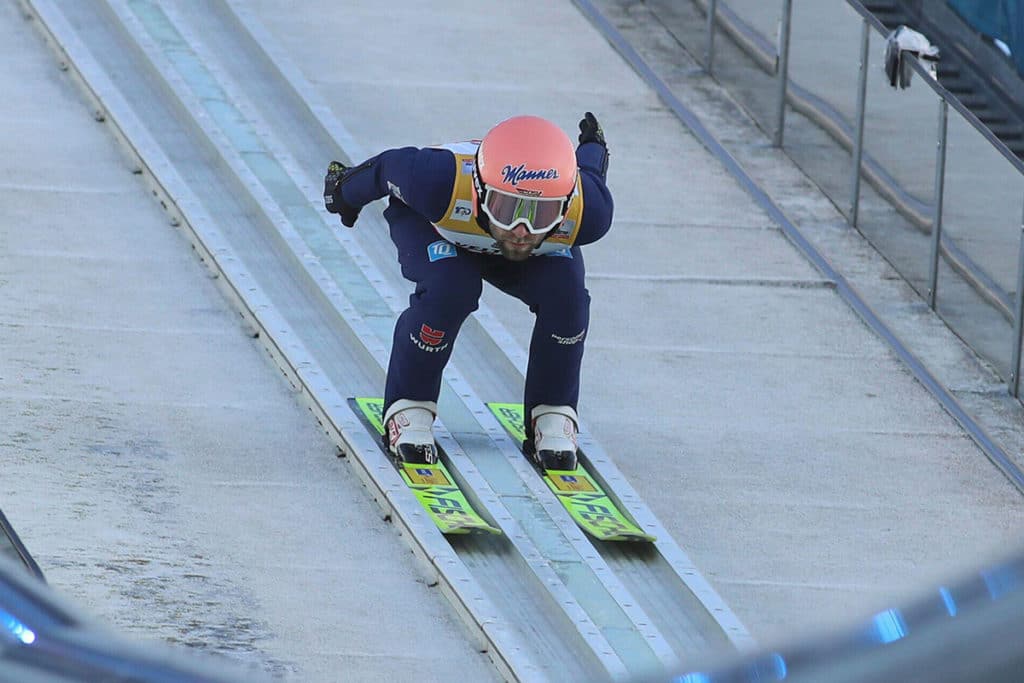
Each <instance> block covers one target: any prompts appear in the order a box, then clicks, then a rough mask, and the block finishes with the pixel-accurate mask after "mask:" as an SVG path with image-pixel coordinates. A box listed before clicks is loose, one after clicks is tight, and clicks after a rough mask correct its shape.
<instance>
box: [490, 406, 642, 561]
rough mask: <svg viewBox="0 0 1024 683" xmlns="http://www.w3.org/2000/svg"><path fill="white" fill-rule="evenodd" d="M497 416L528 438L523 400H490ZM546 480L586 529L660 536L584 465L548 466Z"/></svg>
mask: <svg viewBox="0 0 1024 683" xmlns="http://www.w3.org/2000/svg"><path fill="white" fill-rule="evenodd" d="M487 407H488V408H490V409H491V412H492V413H494V416H495V417H496V418H498V421H499V422H500V423H501V424H502V426H503V427H504V428H505V431H507V432H508V433H509V435H510V436H511V437H512V438H513V439H516V440H518V441H519V444H520V445H522V443H523V442H524V441H525V440H526V430H525V428H524V427H523V424H524V423H523V404H522V403H488V404H487ZM541 474H542V476H543V477H544V481H545V482H546V483H547V485H548V488H550V489H551V491H552V493H554V494H555V496H557V497H558V500H560V501H561V502H562V505H563V506H564V507H565V509H566V510H567V511H568V512H569V514H570V515H571V516H572V518H573V519H574V520H575V521H576V523H577V524H578V525H579V526H580V528H581V529H583V530H584V531H585V532H587V533H588V534H590V535H591V536H593V537H594V538H596V539H598V540H601V541H645V542H653V541H656V540H657V538H656V537H655V536H652V535H651V534H648V533H645V532H644V531H642V530H641V529H640V528H639V527H638V526H637V525H636V524H634V523H633V522H632V521H630V520H629V519H628V518H627V517H626V516H625V515H624V514H622V511H621V510H619V508H618V506H617V505H616V504H615V503H614V502H613V501H612V499H611V498H609V496H608V494H607V493H605V491H604V489H602V488H601V485H600V484H598V483H597V480H596V479H594V477H592V476H591V475H590V473H589V472H587V470H586V468H585V467H583V465H580V466H579V467H577V468H576V469H575V470H544V471H543V472H542V473H541Z"/></svg>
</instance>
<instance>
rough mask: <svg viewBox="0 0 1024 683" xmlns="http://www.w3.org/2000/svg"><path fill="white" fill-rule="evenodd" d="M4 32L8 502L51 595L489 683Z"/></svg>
mask: <svg viewBox="0 0 1024 683" xmlns="http://www.w3.org/2000/svg"><path fill="white" fill-rule="evenodd" d="M0 43H2V44H3V45H4V54H5V55H6V57H5V64H7V66H8V68H5V69H4V71H3V75H2V76H0V79H2V83H3V86H4V93H5V96H4V105H3V107H2V108H0V137H2V147H3V149H4V153H3V154H2V155H0V207H3V209H2V211H0V214H2V215H3V220H0V378H2V380H0V415H2V416H3V417H2V418H0V504H2V506H3V510H4V513H5V514H6V516H7V517H8V518H9V519H10V521H11V523H12V525H13V526H14V527H15V528H16V529H17V531H18V533H19V535H20V536H21V539H22V540H23V541H24V542H25V545H26V546H27V547H28V548H29V549H30V550H31V552H32V554H33V555H34V557H35V559H36V560H37V561H38V563H39V565H41V567H42V569H43V571H44V572H45V574H46V576H47V579H48V581H49V583H50V585H51V587H52V588H53V589H54V590H56V591H57V592H58V593H59V594H61V595H62V596H63V597H64V598H66V599H67V600H68V601H70V602H71V603H73V604H75V605H77V606H78V607H79V608H81V609H82V610H83V611H85V612H86V613H89V614H91V615H93V616H94V617H96V618H97V620H98V621H100V622H103V623H106V624H108V625H110V626H112V627H114V628H115V629H116V630H118V631H120V632H121V633H123V634H127V635H129V636H134V637H136V638H138V639H142V640H146V639H153V640H160V641H165V642H170V643H173V644H178V645H182V646H187V647H190V648H195V649H198V650H202V651H206V652H212V653H216V654H222V655H224V656H226V657H229V658H231V659H235V660H239V661H241V662H244V663H248V664H250V665H252V666H253V667H255V668H258V669H262V670H265V671H269V672H271V673H274V674H278V675H280V676H281V677H283V678H284V679H287V680H301V681H325V682H326V681H337V680H339V675H340V674H339V672H344V675H345V677H347V678H349V679H350V680H369V679H375V680H382V681H405V680H413V679H419V680H443V679H451V678H456V677H460V676H461V677H464V678H466V679H467V680H491V679H493V678H495V674H494V672H493V669H492V668H491V665H490V663H489V662H488V661H487V660H486V658H485V657H484V656H483V655H481V654H479V653H478V652H477V650H476V647H475V644H474V643H473V642H471V641H469V640H468V639H467V638H466V631H465V630H464V627H463V625H462V623H461V622H460V621H459V619H458V618H457V617H456V616H455V614H454V612H453V611H452V610H451V609H450V606H449V605H448V603H447V601H446V600H445V598H444V597H443V596H442V595H440V594H439V593H438V592H437V591H436V590H434V589H432V588H431V587H430V586H427V585H426V584H425V583H424V582H423V580H422V579H421V576H422V575H423V574H422V573H421V571H420V569H419V568H418V567H417V566H415V564H414V562H413V557H412V555H411V554H410V552H409V550H408V548H407V546H406V544H405V542H404V540H403V539H401V538H399V537H398V535H397V534H396V533H395V531H394V529H393V527H392V526H391V525H389V524H388V523H386V522H385V521H383V520H382V519H381V515H380V510H379V508H378V507H377V505H376V503H374V502H373V500H372V499H371V498H370V496H368V494H367V492H366V490H365V488H364V487H363V486H362V484H361V483H360V481H359V480H358V478H357V477H356V476H355V475H354V473H353V472H352V471H351V468H350V467H349V466H348V465H347V464H345V462H344V461H343V460H340V459H338V458H337V457H336V450H335V448H334V446H333V445H332V443H331V442H330V441H329V440H328V438H327V437H326V435H324V434H322V433H321V431H320V429H319V426H318V425H317V423H316V421H315V420H314V419H313V417H312V416H311V414H310V413H309V412H308V411H307V410H305V409H304V408H302V407H301V406H300V404H299V403H298V401H297V400H296V398H295V396H294V395H293V393H292V392H293V390H292V388H291V387H290V385H289V384H288V383H287V381H286V379H285V378H284V377H283V376H282V375H281V374H280V373H279V372H278V371H277V370H276V368H275V367H274V366H273V364H272V363H271V362H270V361H269V360H268V359H267V358H266V357H265V354H264V353H263V352H262V350H261V347H260V345H259V342H258V340H255V339H253V338H252V336H251V331H250V330H248V329H246V328H245V327H244V326H243V323H242V319H241V318H240V317H239V316H238V314H237V313H236V312H235V311H234V310H232V309H231V308H230V306H229V305H228V303H227V300H226V299H225V298H224V297H223V295H222V294H221V293H220V292H219V291H218V288H217V283H216V282H215V281H214V280H213V279H211V278H210V276H209V274H208V272H207V271H206V270H205V268H204V266H203V265H202V264H201V263H200V262H199V260H198V259H197V258H196V257H195V255H194V254H193V253H192V251H191V249H190V248H189V247H188V243H187V242H186V240H185V239H184V238H183V237H182V236H181V235H179V234H178V233H177V231H176V229H175V228H173V227H172V226H170V225H169V224H168V222H167V218H166V215H165V214H164V212H163V211H162V209H161V208H160V207H159V205H157V203H156V202H155V201H153V199H152V198H151V197H150V196H149V193H148V191H147V190H146V189H145V187H144V185H143V184H142V182H141V181H140V180H139V179H138V177H137V176H135V175H133V173H132V170H133V169H132V167H131V166H130V165H129V163H128V162H127V161H126V157H124V156H123V155H122V154H121V152H120V150H119V148H118V147H117V144H116V142H115V140H114V139H113V137H112V135H111V134H110V132H109V131H108V130H107V128H106V126H105V125H104V124H102V123H97V122H96V121H94V120H93V118H92V116H91V113H90V110H89V108H88V106H87V104H86V101H85V99H84V98H83V97H82V96H81V95H80V93H79V91H78V90H77V88H76V87H75V86H74V84H72V83H71V82H70V81H69V79H68V78H67V76H66V75H65V74H64V73H62V72H61V71H60V70H59V69H58V65H57V62H56V60H55V58H54V56H53V54H52V53H51V52H50V51H49V50H48V49H47V48H46V47H45V46H44V44H43V42H42V40H41V38H40V35H39V33H38V32H37V31H36V30H35V28H34V27H33V25H32V23H31V22H26V21H25V20H24V19H23V18H22V17H21V15H20V14H19V12H18V10H17V8H16V5H15V3H11V2H4V3H0ZM415 633H420V634H422V633H428V634H430V638H429V639H427V640H422V639H416V640H411V641H409V642H407V643H405V644H404V645H402V646H401V647H396V644H395V643H396V641H397V640H398V639H401V638H403V637H404V636H405V635H407V634H415Z"/></svg>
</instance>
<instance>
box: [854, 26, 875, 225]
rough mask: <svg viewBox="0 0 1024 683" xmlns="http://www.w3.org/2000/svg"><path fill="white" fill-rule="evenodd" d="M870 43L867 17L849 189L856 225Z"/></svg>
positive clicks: (858, 211) (861, 39)
mask: <svg viewBox="0 0 1024 683" xmlns="http://www.w3.org/2000/svg"><path fill="white" fill-rule="evenodd" d="M870 43H871V23H870V22H868V20H867V19H865V20H864V25H863V27H862V28H861V32H860V81H859V83H858V85H857V120H856V121H855V122H854V126H855V128H856V131H855V133H854V138H853V150H852V151H853V173H852V180H851V183H850V185H851V189H850V225H852V226H853V227H855V228H856V227H857V220H858V218H859V214H860V165H861V160H862V159H863V156H864V115H865V111H866V109H867V99H868V47H869V46H870Z"/></svg>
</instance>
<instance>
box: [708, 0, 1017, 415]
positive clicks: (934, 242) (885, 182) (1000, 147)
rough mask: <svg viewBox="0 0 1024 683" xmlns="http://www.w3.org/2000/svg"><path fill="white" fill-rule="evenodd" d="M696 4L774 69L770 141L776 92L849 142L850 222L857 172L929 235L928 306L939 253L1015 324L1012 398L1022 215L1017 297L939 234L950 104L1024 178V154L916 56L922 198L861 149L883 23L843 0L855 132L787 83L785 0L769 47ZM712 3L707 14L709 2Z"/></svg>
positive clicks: (1012, 380) (737, 20) (777, 132)
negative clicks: (925, 90) (926, 181)
mask: <svg viewBox="0 0 1024 683" xmlns="http://www.w3.org/2000/svg"><path fill="white" fill-rule="evenodd" d="M695 2H696V3H697V4H698V5H702V6H703V8H704V9H705V11H706V12H707V13H708V31H709V32H710V31H713V30H714V29H715V24H719V25H720V26H721V27H722V29H723V30H725V31H726V33H728V34H729V35H730V37H732V38H733V40H735V41H736V43H737V44H738V45H739V47H740V48H741V49H743V50H744V51H745V52H746V53H747V54H748V55H749V56H750V57H751V58H753V59H754V61H755V62H756V63H757V64H758V65H759V66H760V67H761V68H762V69H763V70H765V71H766V72H768V73H775V74H776V77H777V78H778V80H779V85H778V92H779V93H780V95H779V102H778V108H777V111H776V121H775V124H776V125H775V129H774V136H773V139H774V141H775V143H776V145H778V146H781V144H782V139H783V128H784V123H785V119H784V115H785V108H784V106H783V96H784V97H785V101H787V102H788V103H789V104H790V105H791V106H793V107H794V109H796V110H797V111H800V113H802V114H804V115H805V116H808V118H810V119H811V120H813V121H814V122H815V123H816V124H818V125H819V126H821V127H822V128H823V129H824V130H825V131H826V132H827V133H829V134H830V135H831V136H832V137H833V139H835V140H836V141H837V142H838V143H839V144H840V145H841V146H843V147H845V148H846V149H848V150H849V151H850V152H851V153H852V155H853V159H854V163H853V167H852V169H851V183H850V187H851V190H850V194H851V196H850V205H849V216H850V223H851V225H853V226H854V227H856V226H857V221H858V216H859V203H860V179H861V176H864V177H865V178H867V179H868V181H869V182H870V183H871V185H872V186H873V187H874V188H875V189H876V190H877V191H878V192H879V194H880V195H881V196H882V197H883V198H885V199H886V200H887V201H889V203H890V204H892V205H893V206H894V208H896V210H897V211H899V212H900V214H902V215H903V216H904V217H905V218H907V220H909V221H910V222H911V223H912V224H913V225H915V226H916V227H918V228H920V229H921V230H923V231H925V232H929V233H931V235H932V239H931V254H930V257H931V258H930V263H929V278H928V282H929V287H928V292H927V300H928V304H929V306H930V307H931V308H932V309H933V310H934V309H935V308H936V306H937V294H938V292H937V290H938V265H939V256H940V255H942V256H945V258H946V261H947V262H948V264H949V265H950V267H951V268H953V269H954V270H955V271H956V272H957V273H959V274H960V275H961V276H962V277H963V278H964V279H965V280H967V281H968V283H969V284H970V285H971V286H972V287H973V288H974V289H975V290H976V291H977V292H978V294H979V295H980V296H982V297H983V298H984V299H985V300H986V301H987V302H988V303H989V304H991V305H992V306H993V307H994V308H995V309H996V310H998V311H999V312H1000V313H1001V314H1002V315H1003V317H1004V318H1006V319H1007V320H1008V321H1009V322H1010V323H1012V324H1013V326H1014V339H1013V345H1012V354H1011V355H1012V361H1011V368H1010V377H1009V379H1008V385H1009V390H1010V393H1011V394H1012V395H1013V396H1015V397H1019V395H1020V394H1019V383H1020V379H1019V374H1020V373H1019V368H1020V360H1021V355H1022V351H1021V347H1022V344H1024V325H1022V318H1024V301H1022V298H1024V222H1022V226H1021V227H1022V234H1021V240H1022V242H1021V245H1020V251H1021V256H1020V259H1019V261H1020V263H1019V265H1018V269H1017V287H1016V296H1014V295H1013V294H1011V293H1008V292H1006V291H1005V290H1004V289H1003V288H1002V287H1001V286H1000V285H999V284H998V283H997V282H996V281H995V279H994V278H993V277H992V276H991V275H990V274H988V273H987V272H986V271H985V269H984V268H982V267H981V266H980V265H979V264H977V263H976V262H974V261H973V260H972V259H971V258H970V257H969V256H968V255H967V254H966V253H965V252H964V251H963V250H962V249H961V248H960V247H959V246H958V245H957V244H956V243H955V242H953V241H951V240H947V241H943V240H942V235H941V216H942V201H943V187H944V184H945V153H946V130H947V124H946V121H947V120H948V110H949V108H950V107H952V108H953V110H954V111H956V112H957V113H958V114H960V116H961V117H962V118H963V120H964V121H966V122H967V123H968V124H969V125H970V126H971V127H972V128H973V129H974V130H976V131H977V132H978V133H979V134H980V135H981V136H982V138H983V139H984V140H986V141H987V142H988V143H989V144H990V145H991V146H992V148H993V149H995V150H996V151H998V152H999V154H1000V155H1002V157H1003V158H1004V159H1006V160H1007V161H1008V162H1009V163H1010V165H1011V166H1012V167H1013V168H1014V169H1015V170H1016V171H1017V172H1018V173H1020V174H1021V176H1022V177H1024V161H1022V160H1021V159H1020V158H1019V157H1017V156H1016V155H1015V154H1014V153H1013V151H1012V150H1010V148H1009V147H1008V146H1007V145H1006V144H1005V143H1004V142H1003V141H1002V140H1000V139H999V138H998V137H997V136H996V135H995V134H994V133H992V131H991V130H989V128H988V127H987V126H986V125H985V124H984V123H982V122H981V120H980V119H978V117H977V116H976V115H975V114H974V113H973V112H972V111H971V110H970V109H968V108H967V107H966V106H965V105H964V104H963V103H961V102H960V100H959V99H958V98H957V97H956V96H955V95H953V94H952V93H951V92H949V91H948V90H947V89H946V88H945V87H944V86H943V85H942V84H941V83H939V82H938V81H937V80H936V79H934V78H933V77H932V75H931V74H930V73H929V72H928V71H927V70H926V69H925V67H923V66H922V65H921V64H920V63H919V62H918V61H917V60H916V59H915V60H910V68H911V69H912V70H913V71H914V72H916V73H917V74H918V76H919V77H920V80H921V81H922V82H924V83H926V84H927V86H928V87H929V88H931V90H932V92H934V93H935V95H936V96H937V97H938V102H939V105H938V106H939V116H938V125H937V137H938V150H937V152H936V177H935V183H934V188H935V193H934V197H933V200H932V202H930V203H929V202H924V201H922V200H920V199H918V198H917V197H915V196H913V195H912V194H911V193H909V192H907V191H906V190H905V189H903V188H902V187H901V186H900V184H899V183H898V181H897V180H896V179H895V177H893V176H892V175H891V174H890V173H888V172H887V171H886V170H885V169H884V168H883V167H882V166H881V164H879V163H878V162H877V161H876V160H875V159H872V158H871V157H870V156H868V155H866V154H865V152H864V149H863V126H864V116H865V109H866V107H865V106H864V105H865V100H866V89H865V84H866V78H867V49H868V43H869V40H870V32H871V29H874V30H875V31H876V32H877V33H879V34H880V35H882V36H885V35H887V33H888V30H887V29H886V27H885V26H884V25H883V24H882V22H881V21H879V20H878V18H877V17H875V16H874V14H872V13H871V12H870V11H869V10H868V9H867V8H866V7H865V6H864V5H863V3H862V2H860V1H859V0H846V3H847V4H848V5H849V6H850V7H851V8H852V9H853V10H854V11H855V12H856V13H857V14H858V15H859V16H860V17H861V19H862V20H863V22H864V31H863V34H862V38H861V62H862V64H861V69H860V82H859V83H858V98H857V120H856V122H855V124H854V126H853V127H854V131H853V132H852V133H851V132H850V131H849V128H850V126H849V125H848V124H847V123H846V121H845V119H844V117H843V116H842V115H841V114H839V112H837V111H835V110H834V109H833V108H832V107H831V105H829V104H828V103H827V102H825V101H824V100H822V99H821V98H819V97H817V96H816V95H813V94H812V93H810V92H808V91H807V90H805V89H803V88H801V87H800V86H798V85H796V84H795V83H789V74H788V61H789V60H788V59H783V58H782V56H783V55H787V54H788V45H787V44H786V42H788V36H789V35H790V24H791V18H792V17H791V10H792V3H791V0H780V2H781V11H782V17H781V25H780V30H779V39H780V41H782V43H783V44H781V45H777V46H773V45H772V44H771V43H770V42H769V41H768V40H767V39H766V38H765V37H764V36H762V35H761V34H760V33H759V32H757V31H756V30H754V29H753V28H751V27H750V26H749V25H747V24H746V22H744V21H743V19H742V18H741V17H740V16H739V15H738V14H737V13H736V12H735V11H734V10H733V9H732V8H730V7H728V6H726V5H725V4H724V3H720V2H719V3H712V2H711V0H695ZM712 8H713V9H714V12H713V14H712V12H711V9H712ZM711 41H712V38H711V37H710V36H709V39H708V45H709V50H708V55H707V65H706V66H707V69H708V71H709V72H710V70H711V59H712V56H713V55H712V53H711V49H710V46H711V45H712V44H713V43H712V42H711Z"/></svg>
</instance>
